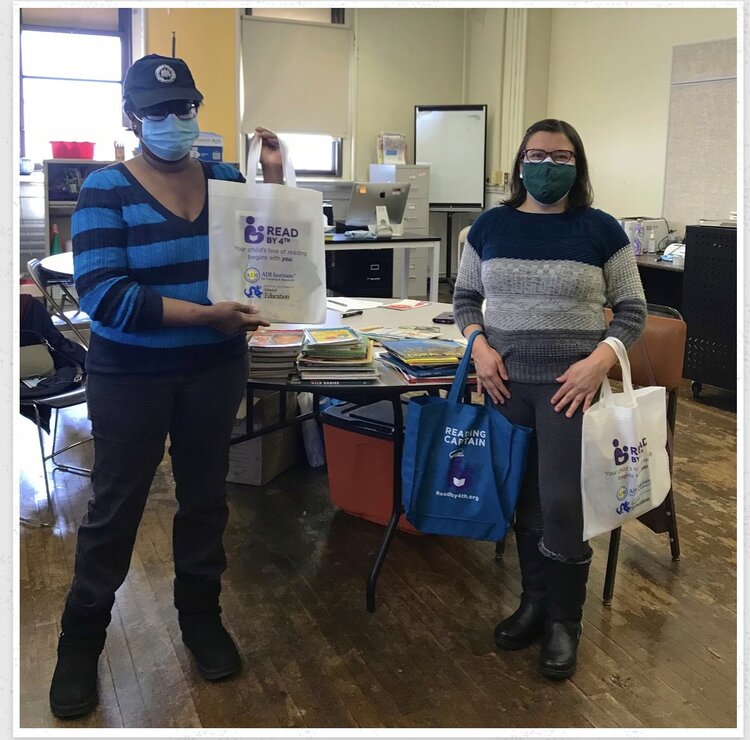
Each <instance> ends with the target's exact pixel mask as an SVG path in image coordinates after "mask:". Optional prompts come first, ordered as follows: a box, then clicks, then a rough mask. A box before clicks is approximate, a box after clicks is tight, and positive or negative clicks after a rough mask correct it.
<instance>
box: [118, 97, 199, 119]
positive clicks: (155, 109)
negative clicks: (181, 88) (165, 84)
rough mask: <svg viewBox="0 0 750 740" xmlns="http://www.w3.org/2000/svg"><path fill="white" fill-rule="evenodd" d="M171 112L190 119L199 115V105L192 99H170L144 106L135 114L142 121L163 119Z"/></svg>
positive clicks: (180, 117) (178, 116)
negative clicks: (147, 106)
mask: <svg viewBox="0 0 750 740" xmlns="http://www.w3.org/2000/svg"><path fill="white" fill-rule="evenodd" d="M170 113H174V115H176V116H177V118H179V119H180V120H182V121H189V120H190V119H191V118H195V117H196V116H197V115H198V106H197V105H196V104H195V103H194V102H193V101H192V100H169V101H167V102H166V103H159V104H158V105H152V106H150V107H149V108H144V109H143V110H141V111H138V113H133V115H134V116H135V117H136V119H138V120H139V121H141V122H143V121H163V120H164V119H165V118H166V117H167V116H168V115H169V114H170Z"/></svg>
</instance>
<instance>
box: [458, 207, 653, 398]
mask: <svg viewBox="0 0 750 740" xmlns="http://www.w3.org/2000/svg"><path fill="white" fill-rule="evenodd" d="M485 301H486V304H485V303H484V302H485ZM607 303H608V304H609V305H610V306H611V307H612V311H613V314H614V318H613V320H612V323H611V324H610V326H609V328H607V329H606V330H605V326H604V312H603V308H604V306H605V305H606V304H607ZM483 304H484V307H483ZM453 308H454V314H455V316H456V323H457V324H458V326H459V328H460V329H461V330H462V331H463V330H464V328H465V327H466V326H468V325H469V324H480V325H482V326H484V329H485V333H486V335H487V341H488V342H489V343H490V345H491V346H492V347H494V348H495V349H496V350H497V351H498V352H499V353H500V356H501V357H502V358H503V362H504V363H505V366H506V369H507V370H508V375H509V376H510V379H511V380H517V381H520V382H524V383H554V382H555V379H556V378H557V377H559V376H560V375H562V373H563V372H565V370H567V368H568V367H569V366H570V365H571V364H573V363H574V362H577V361H578V360H581V359H583V358H584V357H586V356H588V355H589V354H591V352H592V351H593V350H594V349H595V348H596V345H597V344H598V343H599V342H600V341H601V340H602V339H603V338H604V337H605V336H613V337H617V338H618V339H620V340H622V341H623V342H624V344H625V345H626V346H629V345H630V344H632V343H633V342H634V341H635V340H636V339H637V338H638V336H639V335H640V334H641V332H642V331H643V328H644V326H645V321H646V301H645V298H644V295H643V287H642V286H641V281H640V277H639V275H638V267H637V265H636V262H635V257H634V256H633V250H632V249H631V248H630V243H629V241H628V237H627V236H626V234H625V232H624V231H623V230H622V228H621V227H620V225H619V224H618V223H617V221H616V220H615V219H614V218H613V217H612V216H610V215H609V214H607V213H605V212H604V211H600V210H599V209H597V208H586V209H577V210H574V211H569V212H565V213H560V214H540V213H526V212H524V211H518V210H516V209H513V208H510V207H508V206H500V207H497V208H492V209H491V210H489V211H486V212H485V213H483V214H482V215H481V216H479V218H478V219H477V220H476V222H475V223H474V225H473V226H472V227H471V229H470V230H469V234H468V238H467V240H466V243H465V245H464V251H463V254H462V256H461V264H460V265H459V270H458V276H457V278H456V287H455V290H454V293H453Z"/></svg>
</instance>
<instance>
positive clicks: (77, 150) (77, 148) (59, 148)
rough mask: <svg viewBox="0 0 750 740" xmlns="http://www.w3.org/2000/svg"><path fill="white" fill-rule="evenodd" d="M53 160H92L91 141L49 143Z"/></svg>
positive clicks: (92, 143) (92, 147) (92, 145)
mask: <svg viewBox="0 0 750 740" xmlns="http://www.w3.org/2000/svg"><path fill="white" fill-rule="evenodd" d="M50 144H52V156H53V158H54V159H93V158H94V142H93V141H50Z"/></svg>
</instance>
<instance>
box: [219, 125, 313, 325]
mask: <svg viewBox="0 0 750 740" xmlns="http://www.w3.org/2000/svg"><path fill="white" fill-rule="evenodd" d="M280 145H281V154H282V162H283V167H284V178H285V180H286V183H287V185H277V184H274V183H256V182H255V172H256V168H257V166H258V161H259V160H260V149H261V140H260V139H259V138H258V137H257V136H256V137H254V138H253V139H252V141H251V143H250V151H249V152H248V156H247V178H248V181H247V183H237V182H228V181H225V180H209V181H208V198H209V220H208V255H209V256H208V297H209V300H211V301H212V302H213V303H218V302H219V301H239V302H241V303H246V304H251V305H255V306H257V307H258V312H259V314H260V316H262V317H263V318H264V319H267V320H268V321H271V322H283V323H295V324H320V323H324V322H325V320H326V270H325V241H324V233H323V196H322V194H321V193H320V192H319V191H316V190H307V189H301V188H297V187H295V186H296V182H297V181H296V177H295V174H294V167H293V166H292V164H291V162H290V160H289V153H288V150H287V147H286V144H285V143H284V142H282V141H280Z"/></svg>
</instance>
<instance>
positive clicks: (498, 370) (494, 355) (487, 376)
mask: <svg viewBox="0 0 750 740" xmlns="http://www.w3.org/2000/svg"><path fill="white" fill-rule="evenodd" d="M471 357H472V359H473V360H474V368H475V369H476V373H477V393H488V394H489V396H490V398H491V399H492V400H493V401H494V402H495V403H501V404H502V403H505V399H506V398H510V392H509V391H508V389H507V388H506V387H505V383H504V382H503V381H506V380H508V371H507V370H506V369H505V364H504V363H503V359H502V357H500V355H499V353H498V352H497V351H496V350H494V349H492V347H490V345H489V342H488V341H487V339H486V337H484V336H482V335H480V336H478V337H477V338H476V339H475V340H474V346H473V347H472V349H471Z"/></svg>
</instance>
